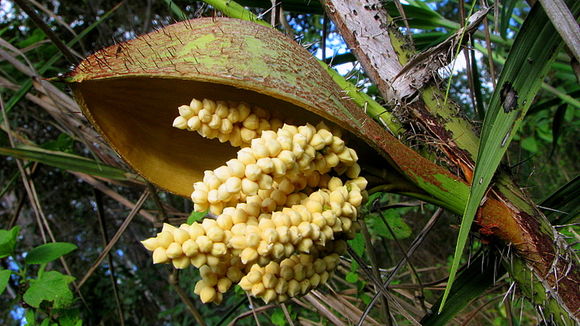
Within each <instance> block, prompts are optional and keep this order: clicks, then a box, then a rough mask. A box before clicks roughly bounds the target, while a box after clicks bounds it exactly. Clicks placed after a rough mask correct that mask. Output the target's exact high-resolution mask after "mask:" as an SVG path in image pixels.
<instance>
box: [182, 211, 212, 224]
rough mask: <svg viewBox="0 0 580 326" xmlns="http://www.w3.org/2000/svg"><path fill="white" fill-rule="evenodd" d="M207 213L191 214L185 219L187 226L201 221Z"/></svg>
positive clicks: (194, 212)
mask: <svg viewBox="0 0 580 326" xmlns="http://www.w3.org/2000/svg"><path fill="white" fill-rule="evenodd" d="M208 212H209V210H207V211H205V212H196V211H193V212H191V214H189V217H188V218H187V224H189V225H191V224H193V223H194V222H198V221H201V220H202V219H203V218H204V217H205V216H206V215H207V213H208Z"/></svg>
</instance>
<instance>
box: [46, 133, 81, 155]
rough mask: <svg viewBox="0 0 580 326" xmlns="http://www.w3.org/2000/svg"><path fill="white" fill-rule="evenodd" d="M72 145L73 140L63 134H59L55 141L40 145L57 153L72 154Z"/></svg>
mask: <svg viewBox="0 0 580 326" xmlns="http://www.w3.org/2000/svg"><path fill="white" fill-rule="evenodd" d="M73 145H74V139H73V138H72V137H71V136H69V135H67V134H65V133H61V134H60V135H58V137H57V138H56V139H55V140H51V141H48V142H46V143H44V144H42V145H41V147H42V148H44V149H48V150H52V151H59V152H65V153H69V154H72V153H73Z"/></svg>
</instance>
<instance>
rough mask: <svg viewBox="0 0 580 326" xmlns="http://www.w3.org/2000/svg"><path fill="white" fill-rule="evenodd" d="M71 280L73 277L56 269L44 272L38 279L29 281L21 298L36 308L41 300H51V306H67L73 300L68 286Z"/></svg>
mask: <svg viewBox="0 0 580 326" xmlns="http://www.w3.org/2000/svg"><path fill="white" fill-rule="evenodd" d="M72 281H74V277H72V276H68V275H63V274H61V273H59V272H57V271H48V272H44V273H42V276H40V277H39V278H38V279H32V280H30V281H29V282H30V286H29V287H28V290H26V292H24V295H23V296H22V298H23V299H24V302H26V303H27V304H29V305H30V306H32V307H34V308H38V307H39V306H40V304H41V303H42V302H43V301H48V302H52V303H53V305H52V307H53V308H64V307H67V306H69V305H70V304H71V303H72V302H73V293H72V291H71V290H70V288H69V286H68V285H69V284H70V283H71V282H72Z"/></svg>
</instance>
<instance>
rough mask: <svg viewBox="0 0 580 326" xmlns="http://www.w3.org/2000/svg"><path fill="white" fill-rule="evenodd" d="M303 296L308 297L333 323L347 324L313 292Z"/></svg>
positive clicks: (339, 325)
mask: <svg viewBox="0 0 580 326" xmlns="http://www.w3.org/2000/svg"><path fill="white" fill-rule="evenodd" d="M303 298H304V299H306V300H307V301H308V302H310V303H311V304H312V305H313V306H314V307H315V308H316V310H318V312H319V313H320V314H321V315H323V316H324V317H326V318H327V319H328V320H329V321H330V322H331V323H332V324H333V325H336V326H346V324H345V323H344V322H343V321H342V320H341V319H339V318H338V317H336V315H335V314H333V313H332V312H331V311H330V310H328V308H327V307H326V306H324V305H323V304H322V303H321V302H320V301H318V300H317V299H316V298H315V297H314V295H313V294H312V292H310V293H308V294H307V295H305V296H304V297H303Z"/></svg>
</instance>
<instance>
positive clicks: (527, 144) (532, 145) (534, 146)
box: [520, 137, 538, 153]
mask: <svg viewBox="0 0 580 326" xmlns="http://www.w3.org/2000/svg"><path fill="white" fill-rule="evenodd" d="M520 145H521V146H522V148H523V149H525V150H526V151H528V152H532V153H537V152H538V142H537V141H536V139H535V138H534V137H526V138H524V139H522V141H521V142H520Z"/></svg>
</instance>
